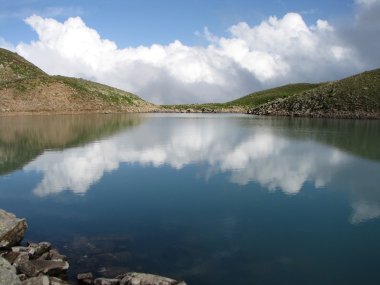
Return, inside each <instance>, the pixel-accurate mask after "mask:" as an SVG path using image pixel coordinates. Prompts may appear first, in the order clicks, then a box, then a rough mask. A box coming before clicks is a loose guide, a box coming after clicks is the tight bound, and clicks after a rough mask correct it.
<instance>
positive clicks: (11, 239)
mask: <svg viewBox="0 0 380 285" xmlns="http://www.w3.org/2000/svg"><path fill="white" fill-rule="evenodd" d="M27 228H28V224H27V223H26V220H25V219H18V218H16V216H15V215H13V214H11V213H8V212H6V211H4V210H2V209H0V249H2V248H9V247H12V246H13V245H16V244H18V243H20V241H21V240H22V239H23V238H24V234H25V231H26V229H27Z"/></svg>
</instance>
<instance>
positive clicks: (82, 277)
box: [77, 272, 94, 284]
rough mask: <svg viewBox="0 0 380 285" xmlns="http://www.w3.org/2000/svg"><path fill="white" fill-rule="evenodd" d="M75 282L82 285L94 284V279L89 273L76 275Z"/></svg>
mask: <svg viewBox="0 0 380 285" xmlns="http://www.w3.org/2000/svg"><path fill="white" fill-rule="evenodd" d="M77 280H79V281H80V282H81V283H84V284H94V277H93V276H92V273H91V272H87V273H79V274H78V275H77Z"/></svg>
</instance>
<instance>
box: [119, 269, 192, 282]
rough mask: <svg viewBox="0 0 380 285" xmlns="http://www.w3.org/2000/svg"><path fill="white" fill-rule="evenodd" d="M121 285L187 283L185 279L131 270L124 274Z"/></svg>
mask: <svg viewBox="0 0 380 285" xmlns="http://www.w3.org/2000/svg"><path fill="white" fill-rule="evenodd" d="M120 284H121V285H186V283H185V282H183V281H176V280H174V279H170V278H167V277H162V276H158V275H153V274H146V273H137V272H130V273H127V274H125V275H124V276H123V278H122V279H121V281H120Z"/></svg>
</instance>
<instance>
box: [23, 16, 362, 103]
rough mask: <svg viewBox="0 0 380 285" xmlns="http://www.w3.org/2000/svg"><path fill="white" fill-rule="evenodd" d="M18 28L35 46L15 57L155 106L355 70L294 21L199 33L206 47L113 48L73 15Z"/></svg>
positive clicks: (347, 54)
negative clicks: (32, 36) (31, 35)
mask: <svg viewBox="0 0 380 285" xmlns="http://www.w3.org/2000/svg"><path fill="white" fill-rule="evenodd" d="M25 22H26V23H27V24H28V25H30V26H31V27H32V28H33V30H34V31H35V32H36V33H37V35H38V40H37V41H34V42H31V43H20V44H18V45H17V47H16V49H17V51H18V53H20V54H21V55H22V56H24V57H26V58H27V59H28V60H31V61H32V62H34V63H35V64H37V65H38V66H40V67H41V68H42V69H44V70H45V71H47V72H48V73H51V74H63V75H68V76H79V77H85V78H88V79H91V80H96V81H99V82H103V83H106V84H109V85H112V86H115V87H118V88H122V89H125V90H128V91H131V92H134V93H137V94H138V95H140V96H142V97H143V98H145V99H147V100H150V101H153V102H156V103H181V102H205V101H226V100H229V99H234V98H236V97H239V96H242V95H245V94H247V93H249V92H251V91H253V90H258V89H261V88H266V87H271V86H274V85H278V84H285V83H289V82H296V81H297V82H300V81H321V80H327V79H331V78H336V77H339V76H343V75H346V74H350V73H352V72H354V71H357V70H359V69H360V68H362V66H361V65H360V64H359V63H358V61H357V55H356V50H354V49H351V48H350V47H349V46H346V45H345V43H344V42H342V40H341V39H340V37H337V32H336V30H335V29H334V27H332V26H331V25H330V24H329V23H328V22H327V21H323V20H318V21H317V22H316V23H315V24H314V25H311V26H308V25H307V24H306V23H305V21H304V19H303V18H302V16H301V15H300V14H297V13H288V14H286V15H284V16H283V17H282V18H277V17H269V18H268V19H267V20H265V21H263V22H261V23H260V24H259V25H257V26H249V25H248V24H247V23H245V22H241V23H238V24H236V25H233V26H231V27H230V28H229V29H228V33H229V36H228V37H219V36H217V35H213V34H212V33H211V32H209V31H208V30H207V29H205V37H206V38H207V39H208V41H209V43H208V45H207V46H205V47H203V46H188V45H185V44H183V43H181V42H180V41H178V40H175V41H173V42H172V43H170V44H168V45H160V44H153V45H151V46H138V47H127V48H120V47H118V46H117V45H116V43H115V42H113V41H112V40H109V39H104V38H102V37H101V35H100V34H99V33H98V32H97V31H96V30H94V29H92V28H90V27H88V26H87V25H86V23H85V22H84V21H83V20H82V19H81V18H80V17H73V18H69V19H67V20H66V21H64V22H59V21H57V20H55V19H52V18H43V17H41V16H36V15H33V16H31V17H28V18H27V19H26V20H25Z"/></svg>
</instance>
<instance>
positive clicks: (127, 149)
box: [0, 114, 380, 285]
mask: <svg viewBox="0 0 380 285" xmlns="http://www.w3.org/2000/svg"><path fill="white" fill-rule="evenodd" d="M379 142H380V122H379V121H354V120H352V121H351V120H318V119H290V118H281V119H276V118H258V117H254V116H245V115H215V114H214V115H179V114H176V115H73V116H71V115H66V116H24V117H22V116H20V117H2V118H0V208H3V209H5V210H7V211H10V212H13V213H15V214H16V215H17V216H19V217H26V218H27V220H28V223H29V229H28V231H27V235H26V237H25V240H32V241H42V240H48V241H51V242H52V243H53V244H54V245H55V246H56V247H58V248H59V249H60V250H61V251H62V253H63V254H66V255H68V256H69V258H70V259H71V261H70V264H71V273H70V274H71V275H72V276H74V275H75V274H76V273H77V272H78V271H80V272H85V271H92V272H93V273H95V275H97V276H109V277H111V276H115V275H117V274H119V273H124V272H126V271H132V270H133V271H143V272H150V273H156V274H160V275H166V276H169V277H173V278H178V279H184V280H186V281H187V283H188V284H189V285H192V284H194V285H203V284H222V285H223V284H235V285H239V284H380V270H379V261H380V183H379V182H380V147H379Z"/></svg>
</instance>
